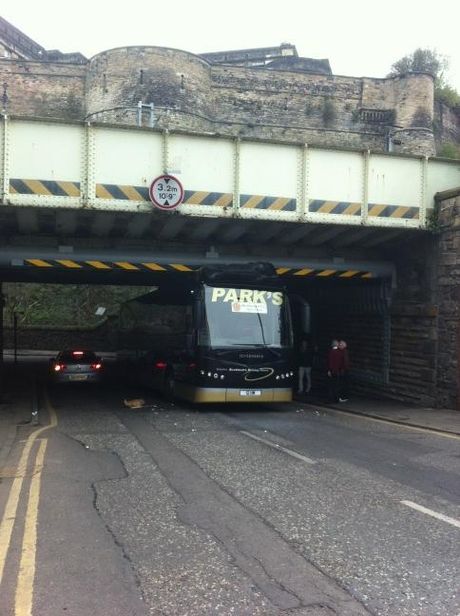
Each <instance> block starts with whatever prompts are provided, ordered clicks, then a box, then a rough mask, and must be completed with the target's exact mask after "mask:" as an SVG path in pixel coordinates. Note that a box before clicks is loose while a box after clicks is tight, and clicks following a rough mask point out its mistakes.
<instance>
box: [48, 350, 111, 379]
mask: <svg viewBox="0 0 460 616" xmlns="http://www.w3.org/2000/svg"><path fill="white" fill-rule="evenodd" d="M50 368H51V376H52V378H53V380H54V381H55V382H56V383H76V382H87V383H98V382H99V381H100V380H101V378H102V374H103V364H102V360H101V358H100V357H98V356H97V355H96V354H95V353H94V351H73V350H67V351H61V352H60V353H58V355H57V357H56V358H54V359H52V360H51V361H50Z"/></svg>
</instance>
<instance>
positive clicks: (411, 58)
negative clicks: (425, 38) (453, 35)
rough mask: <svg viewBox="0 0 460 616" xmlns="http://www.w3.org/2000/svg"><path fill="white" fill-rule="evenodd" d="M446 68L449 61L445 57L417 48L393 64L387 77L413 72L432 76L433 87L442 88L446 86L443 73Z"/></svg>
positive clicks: (430, 50) (432, 51)
mask: <svg viewBox="0 0 460 616" xmlns="http://www.w3.org/2000/svg"><path fill="white" fill-rule="evenodd" d="M448 68H449V60H448V59H447V58H446V56H443V55H441V54H439V53H438V52H437V51H435V50H433V49H421V48H418V49H416V50H415V51H414V52H413V53H411V54H409V55H408V56H404V57H403V58H401V59H400V60H398V61H397V62H395V63H394V64H393V65H392V67H391V71H390V73H389V74H388V77H396V76H397V75H404V74H405V73H414V72H420V73H429V74H430V75H433V77H434V80H435V85H436V86H437V87H441V88H442V87H444V86H445V85H446V80H445V73H446V71H447V69H448Z"/></svg>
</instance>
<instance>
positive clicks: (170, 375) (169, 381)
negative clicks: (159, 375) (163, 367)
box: [163, 370, 175, 400]
mask: <svg viewBox="0 0 460 616" xmlns="http://www.w3.org/2000/svg"><path fill="white" fill-rule="evenodd" d="M174 390H175V380H174V372H173V371H172V370H168V372H167V373H166V375H165V381H164V389H163V391H164V395H165V397H166V398H167V399H168V400H174Z"/></svg>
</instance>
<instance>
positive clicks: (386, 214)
mask: <svg viewBox="0 0 460 616" xmlns="http://www.w3.org/2000/svg"><path fill="white" fill-rule="evenodd" d="M368 214H369V216H372V217H376V218H403V219H406V220H407V219H409V220H417V219H418V218H419V217H420V209H419V208H418V207H407V206H403V205H382V204H378V203H369V208H368Z"/></svg>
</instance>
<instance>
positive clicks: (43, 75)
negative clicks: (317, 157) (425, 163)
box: [0, 47, 434, 155]
mask: <svg viewBox="0 0 460 616" xmlns="http://www.w3.org/2000/svg"><path fill="white" fill-rule="evenodd" d="M0 79H1V80H2V83H5V84H6V87H7V92H8V104H7V112H8V113H9V114H12V115H28V116H36V117H54V118H58V119H63V120H85V119H89V120H93V121H100V122H110V123H113V122H115V123H120V124H124V125H136V124H137V123H138V114H137V107H138V103H139V102H141V103H143V104H145V105H148V104H151V103H153V105H154V107H155V110H154V122H155V126H157V127H158V128H168V129H170V130H191V131H196V132H213V133H218V134H224V135H230V136H235V137H241V136H243V137H244V136H246V137H250V138H261V139H275V140H280V141H285V142H305V143H309V144H311V145H319V146H333V147H345V148H348V147H351V148H358V149H371V150H373V151H380V152H381V151H386V149H387V146H388V137H389V135H391V134H393V133H394V131H399V133H398V135H396V136H397V139H396V138H395V139H394V140H393V151H395V152H403V153H414V154H425V155H431V154H433V153H434V137H433V134H432V132H431V131H430V128H431V124H432V120H433V102H432V99H433V83H432V81H433V80H432V79H431V78H430V77H429V76H427V75H424V74H411V75H406V76H402V77H397V78H395V77H393V78H388V79H369V78H356V77H344V76H338V75H324V74H312V73H308V72H305V71H301V70H289V71H287V70H282V71H281V70H274V69H268V68H265V67H242V66H226V65H212V64H210V63H208V62H207V61H206V60H204V59H203V58H201V57H199V56H196V55H193V54H191V53H188V52H185V51H180V50H176V49H166V48H161V47H126V48H118V49H112V50H109V51H105V52H103V53H100V54H98V55H96V56H95V57H94V58H92V59H91V60H89V61H88V62H87V63H86V64H65V63H62V62H61V61H60V62H36V61H22V60H15V59H8V60H0ZM151 119H152V117H151V115H150V113H149V111H148V110H144V112H143V114H142V124H143V125H145V126H148V125H149V123H150V122H151ZM404 131H408V132H404ZM393 136H395V135H393Z"/></svg>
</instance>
